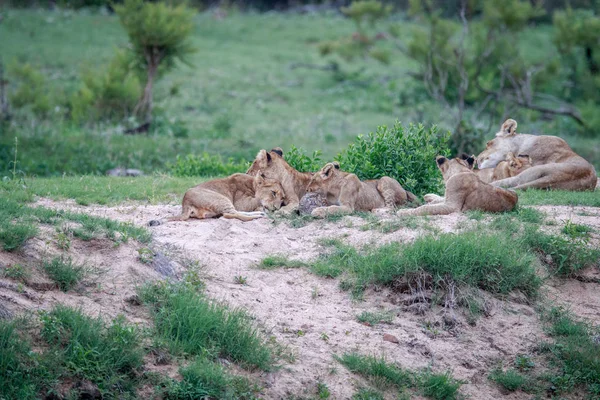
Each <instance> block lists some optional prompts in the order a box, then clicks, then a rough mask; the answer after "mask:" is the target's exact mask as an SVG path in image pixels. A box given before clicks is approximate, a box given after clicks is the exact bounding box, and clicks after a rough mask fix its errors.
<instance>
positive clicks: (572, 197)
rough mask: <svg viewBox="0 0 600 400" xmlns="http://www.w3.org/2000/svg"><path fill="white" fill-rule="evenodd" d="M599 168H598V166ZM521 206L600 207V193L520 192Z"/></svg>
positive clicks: (563, 191)
mask: <svg viewBox="0 0 600 400" xmlns="http://www.w3.org/2000/svg"><path fill="white" fill-rule="evenodd" d="M596 168H598V166H596ZM519 205H521V206H541V205H549V206H588V207H600V193H599V192H598V190H596V191H593V192H568V191H565V190H520V191H519Z"/></svg>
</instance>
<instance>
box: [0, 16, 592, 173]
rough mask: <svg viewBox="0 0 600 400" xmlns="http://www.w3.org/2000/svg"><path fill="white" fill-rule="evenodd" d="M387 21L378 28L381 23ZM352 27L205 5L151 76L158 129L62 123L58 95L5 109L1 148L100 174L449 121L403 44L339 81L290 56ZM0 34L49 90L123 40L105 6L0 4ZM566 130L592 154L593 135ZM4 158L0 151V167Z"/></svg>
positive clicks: (541, 45) (531, 36)
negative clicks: (183, 42) (181, 46)
mask: <svg viewBox="0 0 600 400" xmlns="http://www.w3.org/2000/svg"><path fill="white" fill-rule="evenodd" d="M387 24H388V22H387V21H386V22H382V23H380V25H379V26H378V29H380V30H381V31H384V30H385V28H386V26H385V25H387ZM89 27H93V28H94V29H89ZM412 27H413V24H412V23H411V22H404V23H402V24H401V25H400V29H401V32H399V33H400V37H401V38H402V37H407V36H408V35H409V34H410V31H411V28H412ZM354 30H355V27H354V25H353V23H352V21H351V20H350V19H347V18H342V17H340V16H337V15H331V14H328V15H314V14H311V15H298V14H293V13H285V14H277V13H267V14H254V13H249V14H242V13H237V12H234V11H231V12H228V15H227V17H226V19H225V20H217V19H215V18H214V17H213V15H212V13H211V12H207V13H202V14H200V15H198V16H197V17H196V27H195V30H194V33H193V35H192V38H191V44H192V46H193V47H195V48H196V49H198V51H197V52H196V53H195V54H192V55H191V56H190V60H189V61H190V62H191V64H192V67H187V66H180V68H178V69H176V70H175V71H174V72H172V73H169V74H167V75H166V76H165V77H164V78H163V79H161V80H159V81H158V82H157V84H156V90H155V103H156V111H157V116H158V119H159V125H162V126H163V127H162V128H161V129H158V131H159V132H157V133H153V134H150V135H147V136H146V135H127V136H125V135H123V134H122V133H121V131H120V130H119V129H116V128H115V127H114V126H110V125H109V126H107V125H104V124H100V125H98V126H85V127H81V126H72V125H70V124H69V123H68V122H65V121H64V119H65V116H64V115H65V110H64V107H62V108H61V109H60V110H58V111H52V112H51V118H50V121H45V122H40V121H36V120H32V119H30V118H28V117H27V116H25V117H21V116H20V117H19V119H18V121H16V119H15V122H14V123H13V125H12V126H11V127H10V128H9V129H5V130H4V132H2V133H0V160H8V159H11V157H10V156H11V155H12V147H13V143H14V137H15V136H18V137H19V139H20V141H21V146H22V147H21V150H20V154H21V157H20V164H19V166H20V169H22V170H23V171H25V172H26V173H27V174H28V175H38V176H42V175H55V176H60V175H62V173H67V174H102V173H104V172H105V171H106V170H107V169H109V168H113V167H116V166H123V167H131V168H136V167H137V168H141V169H143V170H144V171H145V172H152V171H166V169H167V167H166V164H167V163H169V162H171V163H172V162H174V161H175V158H176V156H177V155H178V154H179V155H187V154H190V153H191V154H200V153H202V152H204V151H207V152H209V153H211V154H221V155H223V156H225V158H227V157H230V156H231V157H234V158H235V159H240V158H241V159H244V160H249V159H251V158H252V157H253V156H254V155H255V154H256V152H257V150H258V149H260V148H272V147H274V146H282V147H283V148H284V149H289V148H290V146H291V145H292V144H294V145H296V146H299V147H303V148H305V149H307V150H309V151H310V152H311V153H312V151H313V150H322V151H323V159H324V160H325V159H331V158H332V157H333V156H334V155H335V154H336V153H337V152H338V151H339V150H340V149H342V148H344V147H345V146H346V145H347V144H348V143H349V142H350V141H352V140H353V139H354V137H355V136H356V135H357V134H364V133H368V132H370V131H373V130H374V129H375V128H376V127H377V126H378V125H383V124H385V125H391V124H392V123H393V122H394V117H393V116H394V115H402V118H403V122H405V123H409V122H424V123H428V124H429V123H437V124H440V125H442V127H443V128H446V127H449V126H450V124H451V121H450V118H449V117H446V116H444V114H443V113H441V112H440V111H441V106H440V105H438V104H435V103H434V102H432V101H431V100H429V96H427V94H426V91H425V90H424V88H423V87H422V84H421V82H420V81H418V80H415V79H411V78H410V77H409V76H407V74H406V73H407V72H415V70H416V66H415V63H414V62H413V61H411V60H410V59H409V58H407V57H406V56H405V55H404V54H402V53H401V52H395V53H394V56H393V57H392V59H391V64H390V65H389V66H384V65H381V64H379V63H377V62H374V61H372V60H360V59H359V60H355V61H354V62H353V63H351V64H346V63H343V62H342V64H341V65H342V69H343V70H344V71H345V72H348V73H353V72H356V71H363V72H361V73H359V74H357V77H356V78H351V79H349V80H345V81H344V80H338V79H336V78H335V77H334V75H333V74H331V73H328V72H323V71H318V70H314V69H307V68H294V66H295V65H297V64H299V63H301V64H318V65H325V64H327V63H328V62H329V61H331V60H330V59H325V58H322V57H321V56H320V55H319V52H318V43H319V42H320V41H327V40H334V39H338V38H340V37H341V36H349V35H351V34H352V32H354ZM273 32H278V34H277V35H276V36H273ZM552 34H553V32H552V29H549V28H548V27H547V26H540V27H537V28H535V29H528V34H527V35H526V36H527V38H528V39H527V41H526V42H525V43H522V45H523V46H526V48H527V49H528V50H527V51H526V52H524V54H526V55H527V56H529V57H532V59H535V60H538V58H539V57H538V56H536V54H538V53H544V54H548V53H549V52H551V51H553V46H552V40H551V38H552ZM524 36H525V35H524ZM0 37H3V38H7V39H8V40H3V41H2V42H1V43H0V54H2V55H3V60H5V62H10V61H12V60H13V59H16V60H18V61H19V62H23V63H25V62H27V63H31V64H32V65H33V66H34V67H36V68H38V69H40V70H41V71H42V73H43V74H44V76H45V77H46V78H47V81H48V86H49V88H50V92H51V93H52V94H53V96H52V97H55V98H58V99H59V100H61V99H64V98H67V97H68V95H69V94H70V93H72V92H73V91H75V90H76V89H77V88H78V86H79V82H80V72H81V70H84V69H86V67H90V66H92V67H97V68H100V69H102V68H105V67H106V66H107V64H108V63H109V61H110V60H111V58H112V57H113V54H114V51H115V49H116V48H122V47H124V46H125V45H126V43H127V38H126V35H125V32H124V31H123V29H122V28H121V27H120V25H119V23H118V19H117V17H116V16H115V15H104V14H101V13H94V12H91V13H90V12H86V11H82V12H71V11H69V12H64V11H60V10H58V11H54V12H50V11H48V10H43V11H42V10H10V9H8V10H3V22H2V24H1V25H0ZM240 37H244V42H243V43H241V42H240V41H239V40H238V39H239V38H240ZM390 45H391V43H390ZM8 78H9V80H10V77H8ZM382 82H385V83H382ZM63 102H64V101H63ZM25 114H27V113H25ZM518 118H521V119H519V121H520V124H521V121H523V122H522V123H523V125H524V126H527V128H528V129H527V131H545V132H548V133H557V132H564V131H567V132H568V130H569V129H559V128H560V127H561V125H560V124H561V123H562V121H563V119H560V118H558V119H557V120H555V121H552V122H545V121H543V120H542V119H537V120H535V121H533V120H531V118H530V116H529V115H528V114H527V113H521V115H520V116H519V117H518ZM527 119H530V120H529V121H527ZM182 125H183V126H185V129H184V130H183V131H184V133H183V134H181V133H180V134H178V135H177V136H175V134H174V133H173V132H171V131H174V129H171V128H172V127H173V126H182ZM563 125H564V124H563ZM492 134H493V132H490V135H492ZM186 135H187V137H185V136H186ZM182 136H183V137H182ZM566 140H567V141H569V143H571V144H573V146H574V148H575V149H576V150H577V151H580V152H582V155H583V156H584V157H587V158H588V159H590V160H592V162H594V163H595V164H596V166H597V168H598V166H600V151H598V148H599V147H600V146H598V143H597V140H594V139H593V138H580V137H566ZM8 170H9V166H8V165H7V164H6V163H4V164H1V163H0V174H3V173H6V171H8Z"/></svg>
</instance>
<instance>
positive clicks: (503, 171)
mask: <svg viewBox="0 0 600 400" xmlns="http://www.w3.org/2000/svg"><path fill="white" fill-rule="evenodd" d="M529 167H531V157H529V155H522V154H519V155H518V156H515V155H514V154H513V153H512V152H509V153H508V154H507V155H506V159H505V160H504V161H500V162H499V163H498V165H496V167H495V168H482V169H475V170H473V172H475V174H476V175H477V176H478V177H479V179H480V180H481V181H482V182H485V183H491V182H494V181H498V180H500V179H506V178H512V177H513V176H517V175H519V174H520V173H521V172H523V171H525V170H526V169H527V168H529Z"/></svg>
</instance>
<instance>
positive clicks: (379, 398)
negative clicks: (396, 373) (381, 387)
mask: <svg viewBox="0 0 600 400" xmlns="http://www.w3.org/2000/svg"><path fill="white" fill-rule="evenodd" d="M352 400H384V397H383V394H381V392H379V391H377V390H375V389H370V388H364V387H361V388H359V389H358V390H357V391H356V393H354V394H353V395H352Z"/></svg>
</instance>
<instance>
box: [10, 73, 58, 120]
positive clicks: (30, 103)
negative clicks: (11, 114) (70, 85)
mask: <svg viewBox="0 0 600 400" xmlns="http://www.w3.org/2000/svg"><path fill="white" fill-rule="evenodd" d="M8 74H9V77H10V78H11V80H12V81H14V82H15V83H16V85H11V86H14V87H15V88H16V89H15V90H13V91H11V93H10V95H9V99H10V102H11V104H12V105H13V107H15V108H24V107H31V109H32V111H33V112H34V113H35V114H39V115H41V116H44V115H45V114H47V113H48V112H49V111H50V109H51V108H52V103H51V100H50V96H49V95H48V92H49V91H48V85H47V84H46V79H45V77H44V75H43V74H42V73H41V72H39V71H38V70H37V69H35V68H34V67H33V66H32V65H31V64H19V63H17V62H14V63H11V64H10V65H9V67H8Z"/></svg>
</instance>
